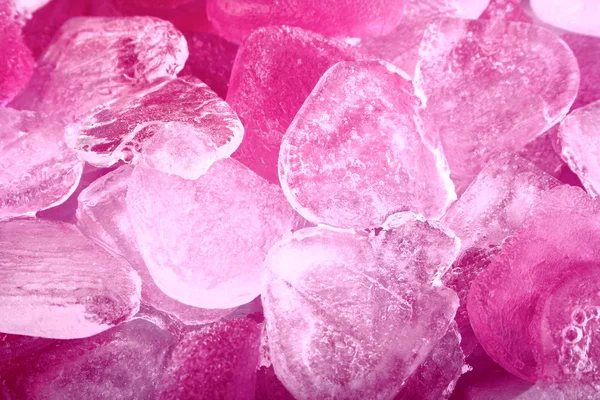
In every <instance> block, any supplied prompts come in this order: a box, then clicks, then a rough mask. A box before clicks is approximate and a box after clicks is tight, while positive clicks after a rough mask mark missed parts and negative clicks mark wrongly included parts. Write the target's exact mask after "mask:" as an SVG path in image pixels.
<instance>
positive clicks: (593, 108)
mask: <svg viewBox="0 0 600 400" xmlns="http://www.w3.org/2000/svg"><path fill="white" fill-rule="evenodd" d="M558 139H559V141H560V145H561V157H562V158H563V160H565V162H566V163H567V164H569V167H570V168H571V169H572V170H573V172H575V173H576V174H577V176H579V179H581V183H583V186H584V187H585V189H586V190H587V192H588V193H589V194H590V195H591V196H592V197H598V194H600V101H596V102H594V103H590V104H588V105H587V106H585V107H581V108H578V109H577V110H574V111H573V112H571V113H570V114H569V115H567V117H566V118H565V119H564V120H563V121H562V122H561V124H560V129H559V133H558Z"/></svg>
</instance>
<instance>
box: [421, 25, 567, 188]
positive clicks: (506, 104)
mask: <svg viewBox="0 0 600 400" xmlns="http://www.w3.org/2000/svg"><path fill="white" fill-rule="evenodd" d="M419 54H420V56H421V61H419V63H418V65H417V72H416V74H415V84H416V86H418V87H419V89H420V90H422V91H423V93H424V95H425V96H426V97H427V111H428V113H427V114H424V122H425V127H426V129H428V130H431V131H434V132H438V133H439V135H440V137H441V140H442V145H443V148H444V153H445V155H446V158H447V159H448V164H449V165H450V171H451V177H452V179H453V181H454V183H455V185H456V187H457V193H459V194H460V193H462V192H464V190H465V189H466V188H467V186H468V184H469V183H470V182H471V181H472V180H473V179H474V178H475V176H476V175H477V173H478V172H479V171H480V170H481V168H482V167H483V165H485V163H486V162H487V161H488V160H489V159H490V157H492V156H493V155H494V154H495V153H497V152H503V151H518V150H519V149H521V148H522V147H523V146H525V144H527V142H529V141H530V140H532V139H534V138H535V137H537V136H539V135H541V134H542V133H543V132H544V131H546V130H547V129H548V128H550V127H552V126H553V125H554V124H556V123H557V122H558V121H560V119H561V118H563V117H564V116H565V115H566V113H567V112H568V110H569V108H570V107H571V105H572V104H573V101H574V100H575V97H576V95H577V89H578V87H579V68H578V67H577V60H576V59H575V56H574V55H573V52H572V51H571V50H570V49H569V48H568V47H567V45H566V44H565V43H564V42H563V41H562V40H561V39H560V38H559V37H558V36H556V35H555V34H553V33H551V32H549V31H547V30H546V29H543V28H540V27H537V26H534V25H530V24H524V23H520V22H509V23H506V24H497V23H495V22H493V21H485V20H478V21H467V20H460V19H442V20H439V21H436V22H434V23H432V24H430V25H429V28H428V29H427V31H426V32H425V36H424V38H423V42H422V44H421V48H420V50H419Z"/></svg>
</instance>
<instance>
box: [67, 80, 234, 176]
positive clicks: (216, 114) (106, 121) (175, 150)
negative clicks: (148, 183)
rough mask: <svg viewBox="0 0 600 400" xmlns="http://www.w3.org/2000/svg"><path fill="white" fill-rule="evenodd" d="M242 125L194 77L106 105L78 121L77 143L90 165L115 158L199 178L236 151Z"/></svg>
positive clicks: (206, 87) (163, 83) (167, 82)
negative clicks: (79, 125) (79, 124)
mask: <svg viewBox="0 0 600 400" xmlns="http://www.w3.org/2000/svg"><path fill="white" fill-rule="evenodd" d="M243 135H244V128H243V127H242V124H241V122H240V121H239V119H238V118H237V116H236V115H235V113H234V112H233V111H232V110H231V108H230V107H229V105H227V103H225V101H223V100H221V99H220V98H219V97H218V96H217V95H216V94H215V93H214V92H213V91H212V90H210V88H209V87H208V86H207V85H206V84H204V83H203V82H202V81H200V80H199V79H198V78H194V77H185V78H178V79H174V80H171V81H166V82H162V83H159V84H157V85H155V86H152V87H150V88H148V89H144V90H142V91H140V92H136V93H132V94H130V95H129V96H124V97H121V98H118V99H115V100H114V101H112V102H109V103H106V104H105V105H103V106H102V107H99V108H97V109H96V110H95V111H94V113H92V114H90V115H87V116H86V117H85V118H84V119H83V120H82V121H81V134H80V135H79V136H78V137H77V138H76V143H75V147H76V148H77V149H78V150H79V151H80V153H81V155H82V157H83V158H84V159H85V160H86V161H88V162H90V163H91V164H93V165H96V166H99V167H107V166H109V165H112V164H114V163H116V162H117V161H119V160H125V161H127V162H131V161H133V162H138V161H139V158H140V157H139V153H140V152H141V153H142V154H141V158H142V159H143V161H144V164H145V165H148V166H150V167H152V168H155V169H157V170H159V171H162V172H165V173H170V174H175V175H179V176H181V177H183V178H186V179H197V178H198V177H200V176H201V175H203V174H204V173H205V172H206V170H207V169H208V168H209V167H210V165H211V164H212V163H213V162H214V161H216V160H219V159H222V158H225V157H229V155H230V154H231V153H233V152H234V151H235V149H237V147H238V146H239V144H240V142H241V141H242V137H243Z"/></svg>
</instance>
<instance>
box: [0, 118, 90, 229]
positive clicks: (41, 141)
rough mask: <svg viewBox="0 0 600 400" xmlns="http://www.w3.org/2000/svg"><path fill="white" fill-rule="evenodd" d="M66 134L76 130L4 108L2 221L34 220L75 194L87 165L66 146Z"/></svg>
mask: <svg viewBox="0 0 600 400" xmlns="http://www.w3.org/2000/svg"><path fill="white" fill-rule="evenodd" d="M68 131H71V132H74V131H76V127H74V126H72V125H65V124H64V123H62V122H60V121H59V120H57V119H53V118H49V117H47V116H45V115H42V114H38V113H34V112H28V111H17V110H13V109H10V108H4V107H0V152H1V154H2V156H1V157H0V219H3V218H7V217H11V216H19V215H34V214H35V213H36V212H38V211H40V210H44V209H47V208H50V207H52V206H54V205H58V204H61V203H62V202H64V201H65V200H66V199H67V198H68V197H69V196H70V195H71V193H73V191H74V190H75V188H76V187H77V183H78V182H79V179H80V177H81V173H82V169H83V162H81V161H80V160H79V159H78V158H77V154H76V153H75V152H74V151H72V150H71V149H70V148H69V147H68V146H67V144H66V141H65V135H66V134H67V132H68Z"/></svg>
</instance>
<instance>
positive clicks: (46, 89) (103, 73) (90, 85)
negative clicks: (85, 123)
mask: <svg viewBox="0 0 600 400" xmlns="http://www.w3.org/2000/svg"><path fill="white" fill-rule="evenodd" d="M187 57H188V50H187V44H186V42H185V38H184V37H183V35H182V34H181V33H180V32H178V31H177V30H176V29H175V28H174V27H173V25H171V24H170V23H169V22H166V21H162V20H159V19H157V18H152V17H122V18H110V17H77V18H71V19H69V20H68V21H67V22H65V23H64V24H63V25H62V27H61V28H60V30H59V32H58V33H57V34H56V36H55V38H54V41H53V42H52V44H51V45H50V47H49V48H48V49H47V50H46V52H45V53H44V54H43V55H42V56H41V57H40V59H39V60H38V63H37V66H36V69H35V72H34V75H33V76H32V79H31V81H30V82H29V85H28V86H27V88H26V90H25V91H24V92H23V93H21V94H20V95H19V97H18V98H17V99H16V100H15V105H16V106H18V107H19V108H21V109H28V110H38V111H42V112H45V113H52V112H57V113H60V114H61V115H63V116H65V117H66V118H68V119H70V120H71V119H77V118H79V117H81V116H82V115H83V114H85V113H87V112H89V111H90V110H92V109H93V108H94V107H96V106H99V105H101V104H103V103H104V102H106V101H111V100H113V99H115V98H117V97H119V96H121V95H124V94H126V93H128V92H130V91H132V90H136V89H140V88H141V87H144V86H146V85H147V84H148V83H151V82H153V81H156V80H157V79H161V78H174V77H175V76H176V75H177V73H178V72H179V71H180V70H181V69H182V68H183V65H184V63H185V60H186V59H187Z"/></svg>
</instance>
